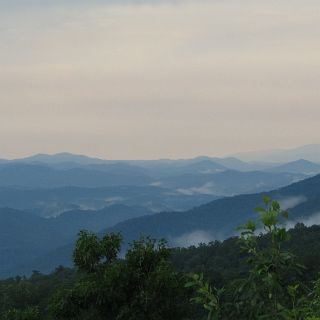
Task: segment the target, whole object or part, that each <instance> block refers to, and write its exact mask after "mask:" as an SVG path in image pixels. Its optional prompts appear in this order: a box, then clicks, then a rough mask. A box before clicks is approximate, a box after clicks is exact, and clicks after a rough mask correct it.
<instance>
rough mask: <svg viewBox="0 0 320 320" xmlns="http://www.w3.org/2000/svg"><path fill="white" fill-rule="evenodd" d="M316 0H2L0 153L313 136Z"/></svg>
mask: <svg viewBox="0 0 320 320" xmlns="http://www.w3.org/2000/svg"><path fill="white" fill-rule="evenodd" d="M319 16H320V2H319V1H318V0H281V1H278V0H276V1H275V0H252V1H251V0H210V1H209V0H194V1H192V0H190V1H189V0H181V1H179V0H176V1H170V0H167V1H166V0H161V1H160V0H153V1H152V0H149V1H143V0H141V1H138V0H137V1H133V0H131V1H130V0H126V1H121V0H117V1H115V0H113V1H110V0H109V1H107V0H105V1H102V0H101V1H99V0H92V1H82V0H80V1H79V0H78V1H75V0H69V1H66V0H56V1H52V0H50V1H49V0H41V1H40V0H30V1H28V0H20V1H19V0H6V1H4V0H0V158H17V157H22V156H27V155H30V154H34V153H56V152H63V151H68V152H73V153H81V154H87V155H91V156H98V157H101V158H108V159H156V158H187V157H193V156H199V155H209V156H222V155H226V154H230V153H237V152H241V151H247V150H261V149H270V148H283V147H285V148H290V147H295V146H298V145H303V144H311V143H319V142H320V139H319V137H320V136H319V120H320V90H319V83H320V41H319V40H320V22H319Z"/></svg>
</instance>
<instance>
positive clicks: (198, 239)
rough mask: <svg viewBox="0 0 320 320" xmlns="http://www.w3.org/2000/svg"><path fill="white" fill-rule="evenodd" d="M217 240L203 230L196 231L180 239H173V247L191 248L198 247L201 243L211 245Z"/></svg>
mask: <svg viewBox="0 0 320 320" xmlns="http://www.w3.org/2000/svg"><path fill="white" fill-rule="evenodd" d="M216 239H217V238H215V237H214V236H213V235H212V234H210V233H209V232H207V231H203V230H195V231H192V232H190V233H185V234H183V235H181V236H180V237H177V238H173V239H171V242H172V244H173V246H176V247H190V246H197V245H199V244H200V243H209V242H210V241H214V240H216Z"/></svg>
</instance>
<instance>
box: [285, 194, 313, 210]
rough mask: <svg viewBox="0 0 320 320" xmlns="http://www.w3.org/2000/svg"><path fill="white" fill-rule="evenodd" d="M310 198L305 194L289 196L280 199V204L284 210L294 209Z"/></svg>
mask: <svg viewBox="0 0 320 320" xmlns="http://www.w3.org/2000/svg"><path fill="white" fill-rule="evenodd" d="M307 200H308V199H307V198H306V197H305V196H295V197H287V198H282V199H280V200H279V203H280V206H281V208H282V209H283V210H288V209H293V208H294V207H296V206H298V205H299V204H302V203H304V202H306V201H307Z"/></svg>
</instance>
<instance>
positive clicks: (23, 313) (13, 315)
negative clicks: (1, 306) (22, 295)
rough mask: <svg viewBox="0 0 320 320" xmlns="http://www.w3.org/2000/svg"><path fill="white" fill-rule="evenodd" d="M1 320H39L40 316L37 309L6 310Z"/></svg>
mask: <svg viewBox="0 0 320 320" xmlns="http://www.w3.org/2000/svg"><path fill="white" fill-rule="evenodd" d="M3 320H41V316H40V312H39V310H38V308H31V307H28V308H26V309H25V310H17V309H10V310H8V311H7V312H6V313H5V314H4V316H3Z"/></svg>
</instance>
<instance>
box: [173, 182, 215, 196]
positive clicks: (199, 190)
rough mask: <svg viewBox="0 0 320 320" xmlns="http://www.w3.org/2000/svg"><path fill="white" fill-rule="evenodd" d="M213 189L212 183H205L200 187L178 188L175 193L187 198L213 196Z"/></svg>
mask: <svg viewBox="0 0 320 320" xmlns="http://www.w3.org/2000/svg"><path fill="white" fill-rule="evenodd" d="M213 187H214V184H213V183H211V182H207V183H205V184H204V185H203V186H201V187H192V188H180V189H177V192H178V193H181V194H184V195H187V196H192V195H194V194H206V195H215V189H213Z"/></svg>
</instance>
